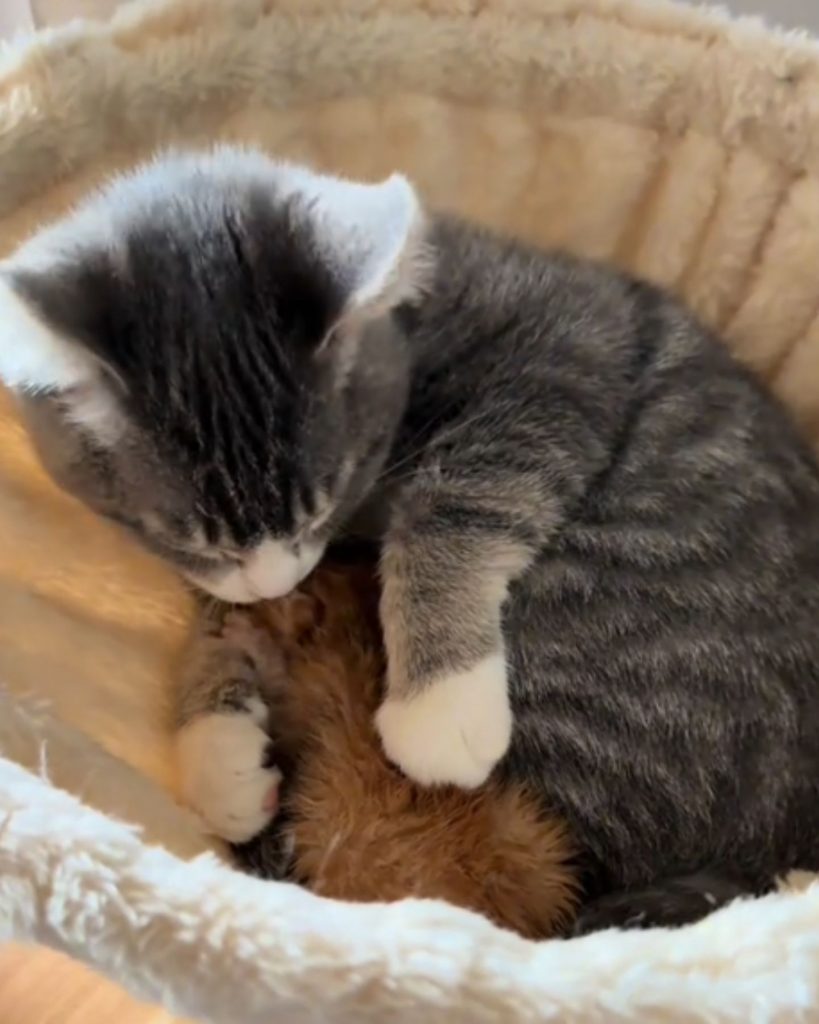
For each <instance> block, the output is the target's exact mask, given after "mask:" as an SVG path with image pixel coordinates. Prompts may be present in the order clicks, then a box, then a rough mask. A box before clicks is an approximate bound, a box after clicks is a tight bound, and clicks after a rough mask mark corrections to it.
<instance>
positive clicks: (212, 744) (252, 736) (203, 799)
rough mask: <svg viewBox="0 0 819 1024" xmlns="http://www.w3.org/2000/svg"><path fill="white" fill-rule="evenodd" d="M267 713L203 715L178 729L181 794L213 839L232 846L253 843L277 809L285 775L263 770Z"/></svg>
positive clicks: (255, 709) (255, 704)
mask: <svg viewBox="0 0 819 1024" xmlns="http://www.w3.org/2000/svg"><path fill="white" fill-rule="evenodd" d="M265 716H266V710H265V707H264V705H263V704H262V702H261V701H259V700H254V701H252V702H251V710H250V712H242V711H234V712H220V713H218V714H211V715H201V716H200V717H199V718H195V719H194V720H193V721H192V722H189V723H188V725H186V726H184V727H183V728H182V729H180V730H179V732H178V734H177V737H176V752H177V758H178V763H179V771H180V776H181V783H182V795H183V797H184V799H185V800H186V801H187V803H188V804H189V805H190V806H191V807H192V808H193V810H194V811H196V812H197V813H198V814H199V816H200V817H201V818H202V820H203V822H204V824H205V827H206V828H207V829H208V831H210V832H212V833H213V834H214V835H217V836H220V837H221V838H222V839H227V840H228V841H229V842H231V843H243V842H247V840H249V839H252V838H253V836H255V835H257V834H258V833H259V832H261V831H262V829H263V828H264V827H265V826H266V825H267V824H268V822H269V821H271V820H272V819H273V818H274V817H275V814H276V811H277V809H278V793H279V783H280V782H281V777H282V776H281V772H280V771H279V770H278V768H265V767H264V758H265V753H266V751H267V745H268V742H269V740H268V736H267V733H266V732H265V731H264V729H262V728H261V724H260V723H261V722H263V721H264V719H265Z"/></svg>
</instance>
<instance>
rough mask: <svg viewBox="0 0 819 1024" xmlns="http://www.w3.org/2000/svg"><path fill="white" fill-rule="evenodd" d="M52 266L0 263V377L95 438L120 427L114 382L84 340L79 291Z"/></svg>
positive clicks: (109, 434)
mask: <svg viewBox="0 0 819 1024" xmlns="http://www.w3.org/2000/svg"><path fill="white" fill-rule="evenodd" d="M68 277H70V273H69V274H68V275H67V276H63V275H61V273H60V272H59V271H58V270H55V269H54V268H45V267H44V268H36V269H35V268H33V267H28V266H25V267H24V266H21V265H17V264H15V262H14V261H13V259H12V260H10V261H6V262H4V263H0V381H2V382H3V383H4V384H5V385H6V387H8V388H9V389H10V390H11V391H13V392H15V393H16V394H18V395H20V396H22V397H26V396H32V395H46V396H49V397H52V398H54V399H55V400H56V401H58V402H59V403H60V407H61V408H62V409H63V410H64V413H65V415H66V417H67V418H68V419H70V420H71V421H72V422H73V423H75V424H77V425H78V426H80V427H82V428H84V429H85V430H86V431H88V432H89V433H90V434H92V435H93V436H95V437H96V438H97V439H98V440H100V441H101V442H109V443H110V442H111V441H113V440H114V439H115V438H116V437H117V436H119V432H120V429H121V426H122V422H123V418H122V415H121V412H120V404H119V401H118V396H117V390H118V386H117V381H116V380H115V379H114V378H113V376H112V374H111V373H110V372H109V371H108V370H107V368H106V367H105V366H104V364H103V363H102V362H101V361H100V359H99V357H98V356H97V354H96V353H95V352H94V351H93V348H92V347H91V346H90V345H89V344H88V341H87V338H86V337H85V336H84V335H85V330H84V327H83V325H82V319H83V318H82V316H81V313H80V311H81V309H82V302H83V294H82V292H81V291H76V290H74V289H73V288H71V287H70V284H69V281H68Z"/></svg>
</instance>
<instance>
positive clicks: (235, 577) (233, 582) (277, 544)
mask: <svg viewBox="0 0 819 1024" xmlns="http://www.w3.org/2000/svg"><path fill="white" fill-rule="evenodd" d="M323 554H324V545H323V544H302V545H301V549H300V551H299V554H298V555H296V554H295V553H294V552H293V550H292V549H291V548H290V546H289V545H287V544H284V543H283V542H282V541H277V540H264V541H262V543H261V544H259V546H258V547H257V548H256V549H255V550H254V551H253V552H252V553H251V554H250V555H249V556H248V558H247V560H246V561H245V563H244V565H241V566H237V567H236V568H235V569H231V570H230V571H229V572H227V573H225V574H224V575H222V576H214V577H208V576H199V575H195V574H191V575H190V579H191V580H192V581H193V582H194V583H195V584H196V585H197V586H198V587H200V588H201V589H202V590H205V591H207V592H208V593H209V594H212V595H213V596H214V597H216V598H218V599H219V600H220V601H227V602H229V603H231V604H252V603H253V602H254V601H265V600H269V599H271V598H275V597H284V595H285V594H289V593H290V591H291V590H293V589H294V588H295V587H297V586H298V584H299V583H301V581H302V580H303V579H304V578H305V576H307V575H308V574H309V573H310V572H312V570H313V569H314V568H315V567H316V565H317V564H318V561H319V559H320V558H321V556H322V555H323Z"/></svg>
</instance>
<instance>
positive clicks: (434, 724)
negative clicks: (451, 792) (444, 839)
mask: <svg viewBox="0 0 819 1024" xmlns="http://www.w3.org/2000/svg"><path fill="white" fill-rule="evenodd" d="M375 721H376V727H377V729H378V732H379V735H380V736H381V742H382V743H383V745H384V752H385V753H386V755H387V757H388V758H389V759H390V760H391V761H392V762H393V763H394V764H396V765H398V767H399V768H400V769H401V770H402V771H403V772H404V774H406V775H408V776H409V777H410V778H411V779H414V780H415V781H416V782H420V783H421V784H422V785H436V784H444V783H452V784H454V785H456V786H460V787H461V788H463V789H473V788H474V787H475V786H480V785H481V784H482V783H483V782H485V781H486V780H487V778H488V777H489V774H490V772H491V771H492V769H493V768H494V767H495V765H496V764H497V763H498V761H499V760H500V759H501V758H502V757H503V755H504V754H505V753H506V751H507V749H508V747H509V741H510V739H511V736H512V712H511V709H510V707H509V694H508V690H507V684H506V664H505V662H504V659H503V656H502V655H500V654H497V655H493V656H492V657H489V658H486V659H485V660H484V661H481V662H479V663H478V664H477V665H475V666H474V667H473V668H471V669H468V670H466V671H465V672H454V673H452V674H451V675H449V676H445V677H444V678H442V679H438V680H436V681H435V682H434V683H431V684H430V685H429V686H427V687H426V688H425V689H423V690H422V691H421V692H420V693H419V694H417V695H416V696H414V697H411V698H409V699H407V700H401V699H398V698H395V697H388V698H387V700H386V701H385V702H384V703H383V704H382V705H381V707H380V708H379V710H378V712H377V714H376V720H375Z"/></svg>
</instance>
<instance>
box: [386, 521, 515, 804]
mask: <svg viewBox="0 0 819 1024" xmlns="http://www.w3.org/2000/svg"><path fill="white" fill-rule="evenodd" d="M476 521H477V524H478V525H477V528H476V529H469V525H470V524H469V522H468V519H467V517H465V516H461V517H457V516H455V517H453V516H451V515H449V514H448V513H447V511H446V510H444V511H443V512H442V514H441V515H440V517H439V516H437V515H434V516H430V517H428V518H422V519H416V520H415V521H413V522H412V523H411V524H407V523H406V522H399V523H397V524H396V525H395V528H394V529H392V530H391V531H390V533H389V534H388V536H387V537H386V539H385V544H384V547H383V551H382V559H381V576H382V587H383V589H382V599H381V623H382V627H383V631H384V640H385V644H386V650H387V665H388V668H387V695H386V699H385V701H384V703H383V704H382V706H381V708H380V709H379V711H378V713H377V716H376V726H377V728H378V731H379V734H380V736H381V740H382V743H383V746H384V751H385V753H386V754H387V756H388V757H389V758H390V760H392V761H393V762H394V763H395V764H397V765H398V767H400V768H401V769H402V770H403V771H404V772H405V773H406V774H407V775H408V776H410V777H411V778H413V779H415V780H416V781H417V782H420V783H422V784H426V785H432V784H442V783H454V784H455V785H458V786H462V787H465V788H471V787H474V786H478V785H480V784H481V783H483V782H484V781H485V780H486V779H487V777H488V776H489V774H490V772H491V771H492V769H493V768H494V766H495V765H496V764H497V762H498V761H499V760H500V759H501V758H502V757H503V755H504V754H505V753H506V750H507V748H508V746H509V742H510V739H511V733H512V714H511V709H510V704H509V694H508V687H507V669H506V657H505V651H504V640H503V635H502V630H501V609H502V605H503V602H504V600H505V598H506V592H507V587H508V584H509V582H510V580H511V579H512V578H514V577H515V576H516V575H517V574H518V573H519V572H520V571H521V570H522V568H523V567H524V566H525V564H526V561H527V554H526V552H525V551H523V550H522V548H521V547H520V546H519V545H517V544H516V543H515V542H514V541H512V540H510V539H508V538H507V537H506V536H503V535H497V534H495V535H493V534H492V533H491V532H488V531H486V530H484V529H482V528H481V524H480V519H479V517H477V519H476Z"/></svg>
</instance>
